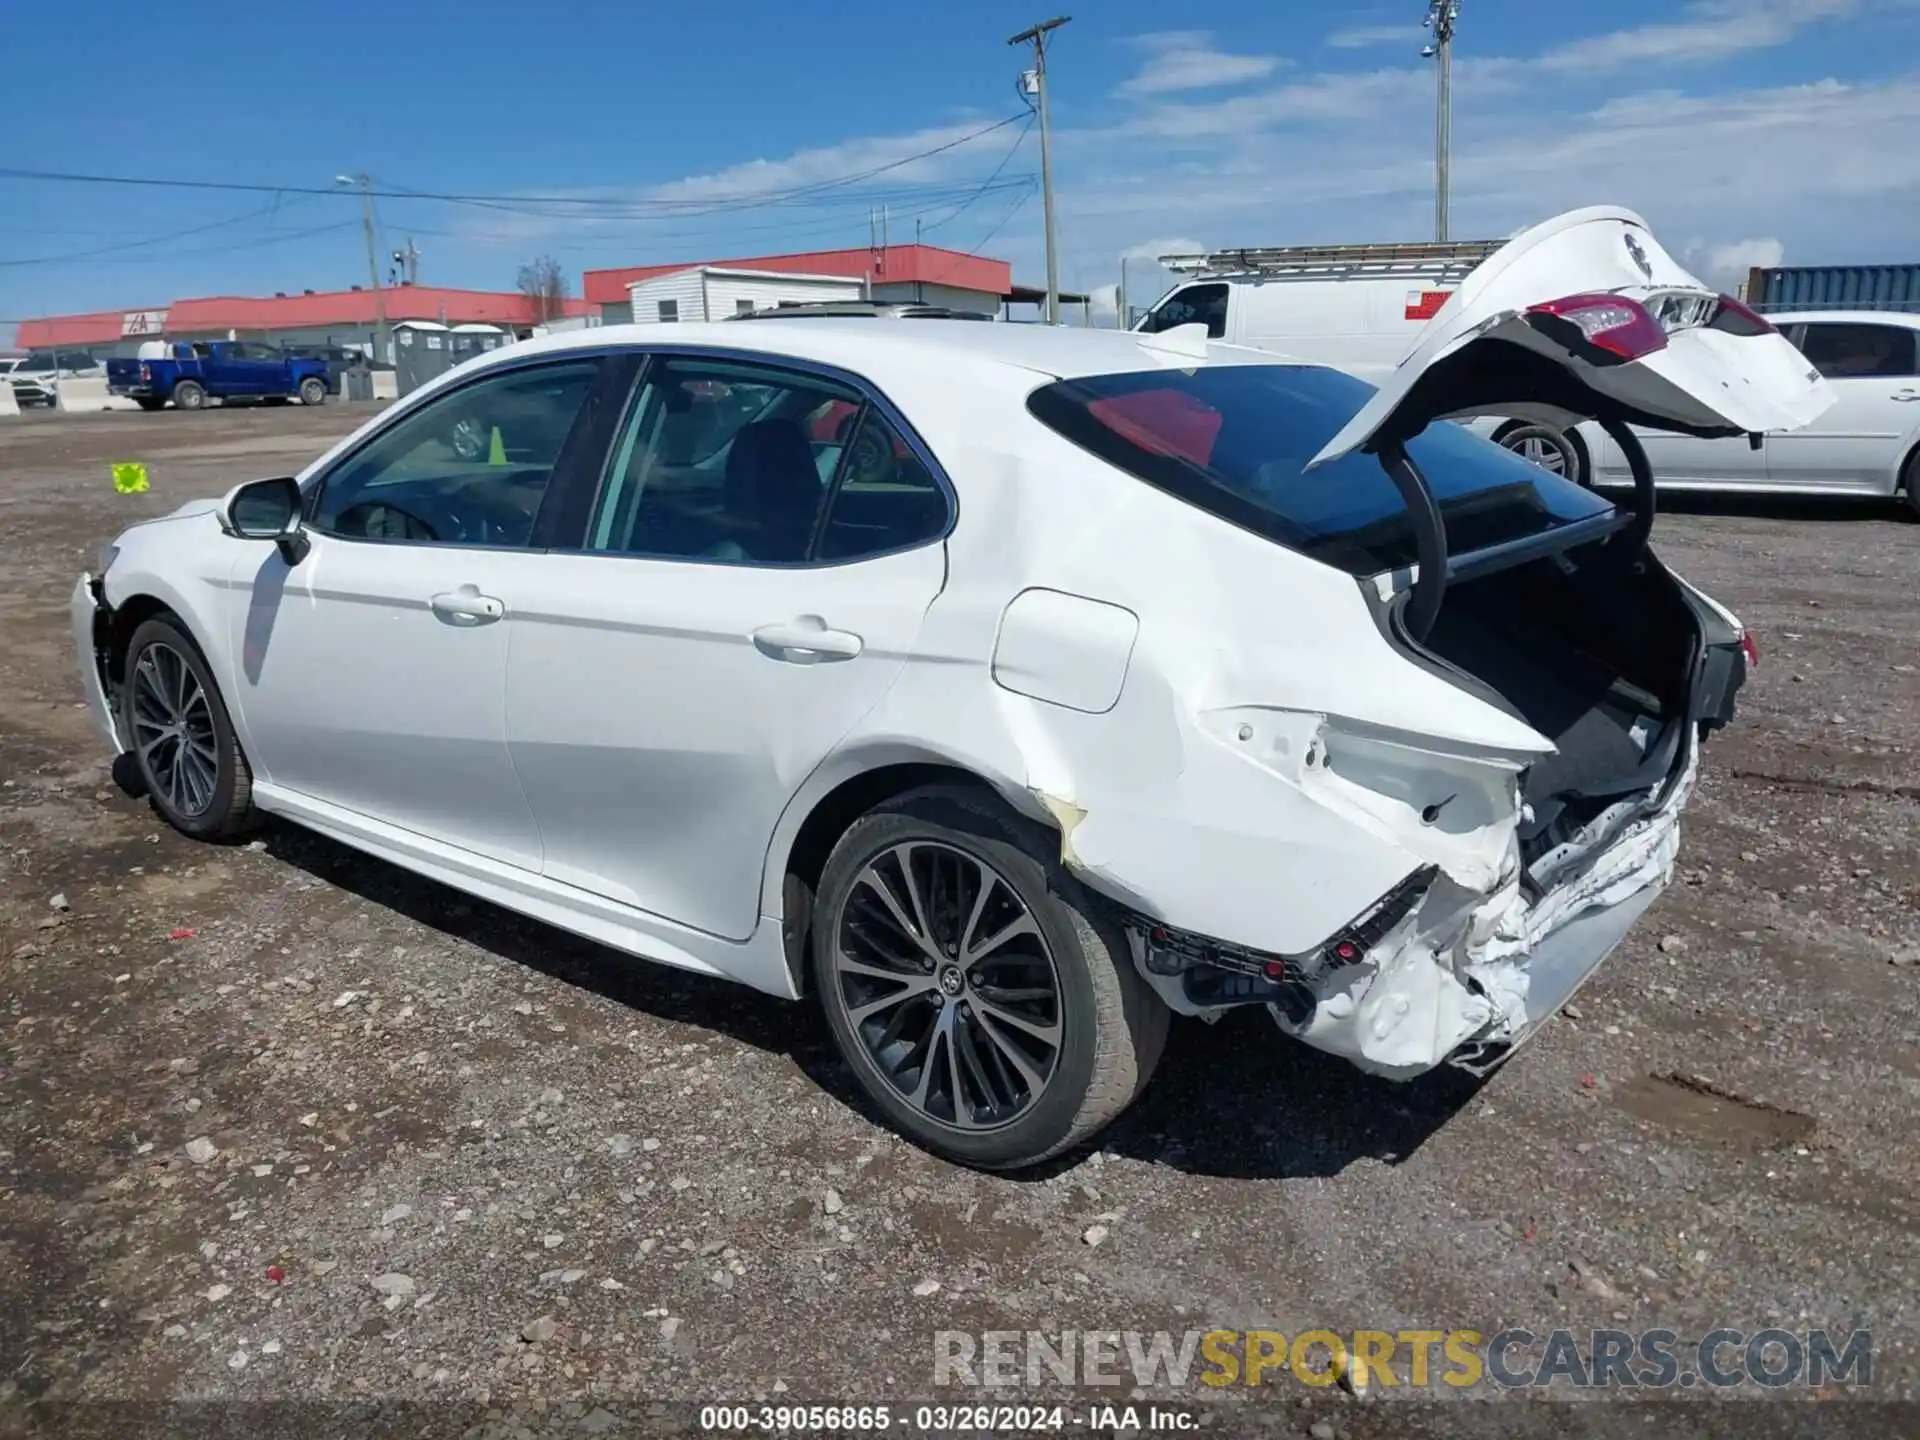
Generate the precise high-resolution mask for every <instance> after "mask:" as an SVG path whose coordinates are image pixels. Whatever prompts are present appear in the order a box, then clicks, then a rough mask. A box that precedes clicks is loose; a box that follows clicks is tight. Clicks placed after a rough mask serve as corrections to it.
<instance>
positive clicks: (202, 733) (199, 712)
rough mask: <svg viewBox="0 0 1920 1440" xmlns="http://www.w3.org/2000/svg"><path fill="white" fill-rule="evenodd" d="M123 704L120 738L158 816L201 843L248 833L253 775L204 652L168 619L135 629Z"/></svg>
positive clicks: (168, 617) (251, 815)
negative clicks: (131, 750) (241, 751)
mask: <svg viewBox="0 0 1920 1440" xmlns="http://www.w3.org/2000/svg"><path fill="white" fill-rule="evenodd" d="M121 704H122V713H123V716H124V724H123V726H122V733H123V734H124V736H125V737H126V740H127V743H128V744H129V745H130V746H131V747H132V749H133V757H134V764H135V766H136V767H137V768H138V770H139V772H140V779H141V780H142V781H143V782H144V783H145V785H146V789H147V798H148V800H149V802H150V803H151V804H152V805H153V808H154V809H155V810H157V811H158V812H159V813H160V818H161V819H163V820H165V821H166V822H167V823H168V824H169V825H171V826H173V828H174V829H176V830H178V831H179V832H180V833H181V834H183V835H190V836H192V837H193V838H194V839H196V840H224V839H228V838H230V837H231V836H234V835H239V834H242V833H244V832H245V831H246V830H247V829H249V828H251V825H252V822H253V820H254V810H253V804H252V798H253V771H252V770H251V769H250V768H249V767H248V765H247V757H246V756H245V755H243V754H241V753H240V742H239V741H238V740H236V739H235V738H234V733H233V721H232V720H231V719H230V718H229V717H228V715H227V707H226V704H225V702H223V701H222V700H221V698H220V691H219V688H218V687H217V686H216V685H215V684H214V683H213V674H212V672H211V671H210V670H209V669H208V668H207V662H206V659H205V657H204V656H202V655H201V653H200V647H199V646H197V645H195V644H194V643H193V640H192V638H191V637H190V636H189V635H188V634H187V633H186V631H185V630H184V629H182V628H181V626H180V624H179V622H178V621H176V620H175V619H173V618H172V617H171V616H156V617H154V618H153V619H151V620H148V621H146V622H145V623H144V624H142V625H141V626H140V628H139V629H137V630H135V631H134V632H133V639H132V642H131V643H130V644H129V645H128V646H127V670H126V683H125V685H124V686H123V687H122V695H121Z"/></svg>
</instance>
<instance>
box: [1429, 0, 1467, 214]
mask: <svg viewBox="0 0 1920 1440" xmlns="http://www.w3.org/2000/svg"><path fill="white" fill-rule="evenodd" d="M1459 19H1460V0H1428V5H1427V18H1426V19H1425V20H1424V21H1423V22H1422V23H1423V24H1424V25H1425V26H1426V28H1427V29H1429V30H1431V31H1432V32H1433V40H1432V42H1431V43H1430V44H1429V45H1427V46H1426V48H1425V49H1423V50H1422V51H1421V52H1420V53H1421V54H1422V55H1424V56H1426V57H1427V58H1428V59H1430V60H1431V59H1435V58H1436V57H1437V59H1438V61H1439V64H1438V66H1437V80H1438V84H1437V86H1436V90H1437V94H1436V95H1435V109H1434V117H1433V182H1434V183H1433V238H1434V239H1436V240H1445V239H1446V238H1447V191H1448V186H1449V181H1450V179H1451V177H1450V175H1449V169H1450V166H1451V163H1452V158H1453V157H1452V151H1453V27H1454V26H1455V24H1457V23H1458V22H1459Z"/></svg>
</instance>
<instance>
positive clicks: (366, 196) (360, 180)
mask: <svg viewBox="0 0 1920 1440" xmlns="http://www.w3.org/2000/svg"><path fill="white" fill-rule="evenodd" d="M333 183H334V184H336V185H351V186H355V187H356V188H358V189H359V191H360V224H361V227H362V228H363V229H364V230H365V231H366V233H367V278H368V279H369V280H371V281H372V282H373V316H374V323H375V325H376V326H377V327H378V329H377V332H376V333H377V334H378V335H379V340H378V342H377V343H376V345H375V346H374V359H375V360H376V361H378V360H384V361H385V362H386V363H388V364H391V363H393V331H392V329H391V328H390V327H389V326H388V325H387V292H386V291H385V290H384V289H383V288H381V285H380V256H379V253H378V251H377V250H376V249H375V248H374V243H373V179H372V177H371V176H369V175H367V174H366V172H365V171H362V172H361V173H360V174H358V175H336V176H334V177H333ZM409 243H411V242H409Z"/></svg>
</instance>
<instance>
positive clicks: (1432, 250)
mask: <svg viewBox="0 0 1920 1440" xmlns="http://www.w3.org/2000/svg"><path fill="white" fill-rule="evenodd" d="M1506 243H1507V242H1506V241H1504V240H1428V241H1416V242H1413V243H1411V244H1394V243H1385V244H1376V245H1277V246H1267V247H1264V248H1261V247H1255V248H1251V249H1246V248H1243V249H1238V250H1214V251H1210V252H1208V253H1206V254H1200V255H1188V254H1179V255H1162V256H1160V257H1159V259H1160V263H1161V264H1162V265H1164V266H1166V267H1167V269H1169V270H1171V271H1173V272H1174V273H1175V274H1179V275H1205V276H1210V277H1219V278H1224V277H1227V276H1253V277H1260V278H1264V277H1269V276H1272V277H1278V276H1288V277H1291V278H1302V277H1319V278H1325V279H1334V278H1339V277H1343V276H1352V275H1357V276H1366V277H1369V278H1373V277H1381V278H1384V277H1387V276H1392V275H1418V276H1423V277H1432V276H1434V275H1435V274H1441V275H1452V276H1455V277H1456V278H1464V277H1465V275H1466V274H1467V272H1469V271H1471V270H1472V269H1473V268H1474V267H1475V266H1476V265H1478V264H1480V263H1481V262H1482V261H1483V260H1485V259H1486V258H1487V257H1488V256H1489V255H1491V254H1493V253H1494V251H1496V250H1498V249H1499V248H1500V247H1501V246H1502V245H1504V244H1506Z"/></svg>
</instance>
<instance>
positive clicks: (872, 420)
mask: <svg viewBox="0 0 1920 1440" xmlns="http://www.w3.org/2000/svg"><path fill="white" fill-rule="evenodd" d="M946 518H947V506H946V497H945V492H944V491H942V490H941V489H940V488H939V486H938V484H937V482H936V481H935V480H934V479H933V476H932V475H931V473H930V472H929V471H928V470H927V469H926V467H925V466H924V465H923V464H922V463H921V462H920V460H919V458H918V456H917V454H916V453H915V452H914V450H913V449H912V447H910V446H909V445H907V444H906V442H905V441H904V440H903V439H902V438H901V437H900V435H899V434H898V432H897V431H896V430H895V429H894V428H893V427H892V426H891V425H889V424H888V423H887V421H886V420H885V418H884V417H882V416H881V415H880V414H879V413H878V412H877V411H875V410H874V409H873V407H872V406H870V405H869V404H868V403H867V402H866V399H865V397H864V396H862V395H860V394H859V393H858V392H857V391H854V390H852V389H849V388H847V387H845V386H842V385H840V384H838V383H837V382H835V381H832V380H828V379H826V378H824V377H820V376H814V375H805V374H799V373H796V372H792V371H786V370H780V369H775V368H772V367H763V366H759V365H752V364H744V363H735V362H732V361H718V360H715V361H705V360H695V359H665V360H659V361H656V362H655V363H654V365H653V366H652V368H651V369H650V370H649V371H648V374H647V378H646V381H645V384H644V385H643V386H642V388H641V391H640V394H639V396H638V397H637V398H636V400H635V401H634V403H633V405H632V406H631V407H630V410H629V414H628V417H627V421H626V424H625V426H624V427H623V433H622V434H621V436H620V438H619V440H618V441H617V442H616V444H615V446H614V451H613V456H612V460H611V462H610V465H609V469H608V473H607V479H606V483H605V485H604V486H603V487H602V493H601V498H600V504H599V506H598V508H597V512H596V514H595V516H594V519H593V523H592V526H591V527H590V529H589V532H588V544H589V547H590V548H591V549H594V550H603V551H613V552H617V553H621V554H627V555H648V556H655V557H658V558H661V559H674V560H708V561H719V562H725V563H732V564H748V565H790V564H799V563H804V562H807V561H813V560H850V559H856V558H858V557H861V556H865V555H872V554H877V553H880V552H882V551H887V550H895V549H900V548H903V547H904V546H908V545H913V544H918V543H921V542H922V541H925V540H928V539H931V538H933V537H935V536H937V535H939V534H941V533H943V532H944V530H945V528H946Z"/></svg>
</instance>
